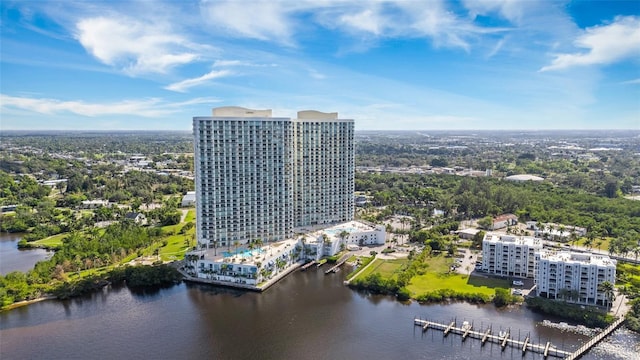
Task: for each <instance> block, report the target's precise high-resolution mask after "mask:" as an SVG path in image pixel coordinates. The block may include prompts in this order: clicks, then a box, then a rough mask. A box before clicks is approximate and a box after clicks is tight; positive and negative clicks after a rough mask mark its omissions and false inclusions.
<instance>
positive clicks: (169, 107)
mask: <svg viewBox="0 0 640 360" xmlns="http://www.w3.org/2000/svg"><path fill="white" fill-rule="evenodd" d="M218 101H219V100H217V99H214V98H195V99H191V100H187V101H181V102H165V101H163V100H162V99H159V98H149V99H141V100H123V101H118V102H109V103H87V102H84V101H62V100H57V99H49V98H30V97H16V96H9V95H4V94H0V105H1V108H2V109H21V110H27V111H31V112H35V113H39V114H47V115H51V114H59V113H74V114H78V115H82V116H89V117H99V116H105V115H130V116H143V117H159V116H165V115H168V114H172V113H175V112H178V111H180V110H181V108H182V107H184V106H188V105H194V104H206V103H212V102H218Z"/></svg>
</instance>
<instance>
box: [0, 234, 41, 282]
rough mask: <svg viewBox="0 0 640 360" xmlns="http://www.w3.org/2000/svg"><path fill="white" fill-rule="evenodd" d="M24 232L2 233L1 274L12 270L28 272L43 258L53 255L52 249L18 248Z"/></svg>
mask: <svg viewBox="0 0 640 360" xmlns="http://www.w3.org/2000/svg"><path fill="white" fill-rule="evenodd" d="M21 238H22V234H9V233H0V274H2V275H6V274H8V273H10V272H12V271H22V272H27V271H29V270H31V269H33V266H34V265H35V264H36V263H37V262H38V261H41V260H46V259H48V258H50V257H51V256H52V255H53V252H52V251H47V250H44V249H26V250H20V249H18V242H19V241H20V239H21Z"/></svg>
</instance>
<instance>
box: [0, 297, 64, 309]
mask: <svg viewBox="0 0 640 360" xmlns="http://www.w3.org/2000/svg"><path fill="white" fill-rule="evenodd" d="M56 299H58V297H57V296H54V295H46V296H41V297H39V298H35V299H32V300H23V301H18V302H14V303H13V304H11V305H7V306H6V307H3V308H0V311H8V310H13V309H15V308H19V307H22V306H27V305H30V304H35V303H38V302H41V301H46V300H56Z"/></svg>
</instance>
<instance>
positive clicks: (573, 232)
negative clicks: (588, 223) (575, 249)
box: [569, 229, 578, 246]
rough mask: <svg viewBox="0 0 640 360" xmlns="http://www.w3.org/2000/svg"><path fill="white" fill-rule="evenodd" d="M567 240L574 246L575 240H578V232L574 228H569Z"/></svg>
mask: <svg viewBox="0 0 640 360" xmlns="http://www.w3.org/2000/svg"><path fill="white" fill-rule="evenodd" d="M569 241H570V242H571V246H575V244H576V241H578V233H576V230H575V229H571V232H570V233H569Z"/></svg>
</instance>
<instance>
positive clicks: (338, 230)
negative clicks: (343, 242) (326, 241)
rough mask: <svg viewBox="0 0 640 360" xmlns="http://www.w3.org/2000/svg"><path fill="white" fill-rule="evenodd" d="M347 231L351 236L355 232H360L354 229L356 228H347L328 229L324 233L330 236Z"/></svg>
mask: <svg viewBox="0 0 640 360" xmlns="http://www.w3.org/2000/svg"><path fill="white" fill-rule="evenodd" d="M343 231H346V232H348V233H349V234H353V233H355V232H358V231H360V230H358V229H356V228H354V227H347V228H338V229H327V230H324V232H326V233H327V234H329V235H339V234H340V233H341V232H343Z"/></svg>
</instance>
